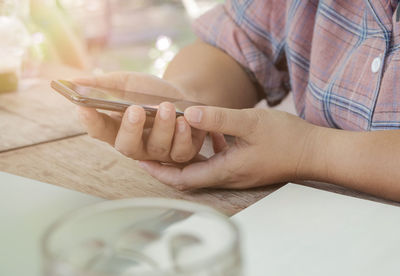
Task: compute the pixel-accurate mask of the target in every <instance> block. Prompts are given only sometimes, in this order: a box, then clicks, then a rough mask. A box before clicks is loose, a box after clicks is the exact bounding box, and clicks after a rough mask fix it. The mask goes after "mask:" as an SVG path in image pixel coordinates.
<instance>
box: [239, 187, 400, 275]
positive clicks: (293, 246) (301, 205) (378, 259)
mask: <svg viewBox="0 0 400 276" xmlns="http://www.w3.org/2000/svg"><path fill="white" fill-rule="evenodd" d="M233 220H234V221H235V222H236V223H238V224H239V227H240V229H241V230H242V241H243V243H242V252H243V253H244V254H243V255H244V258H245V272H246V273H245V274H244V275H245V276H256V275H260V276H269V275H273V276H278V275H288V276H289V275H290V276H293V275H307V276H312V275H324V276H326V275H335V276H337V275H341V276H343V275H363V276H367V275H385V276H388V275H400V208H399V207H395V206H390V205H385V204H381V203H375V202H372V201H367V200H361V199H357V198H351V197H347V196H343V195H339V194H334V193H330V192H325V191H321V190H316V189H313V188H309V187H304V186H300V185H294V184H288V185H286V186H284V187H283V188H281V189H279V190H278V191H276V192H275V193H273V194H271V195H269V196H267V197H266V198H264V199H262V200H260V201H259V202H257V203H256V204H254V205H252V206H250V207H248V208H247V209H245V210H243V211H242V212H240V213H238V214H237V215H235V216H234V217H233Z"/></svg>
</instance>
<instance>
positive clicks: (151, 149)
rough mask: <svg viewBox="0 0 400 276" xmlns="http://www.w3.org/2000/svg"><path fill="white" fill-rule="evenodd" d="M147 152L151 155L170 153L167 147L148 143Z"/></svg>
mask: <svg viewBox="0 0 400 276" xmlns="http://www.w3.org/2000/svg"><path fill="white" fill-rule="evenodd" d="M147 152H148V154H149V155H151V156H165V155H167V154H168V153H169V150H168V149H167V148H165V147H161V146H159V145H154V144H148V145H147Z"/></svg>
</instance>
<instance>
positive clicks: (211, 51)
mask: <svg viewBox="0 0 400 276" xmlns="http://www.w3.org/2000/svg"><path fill="white" fill-rule="evenodd" d="M163 79H165V80H167V81H169V82H171V83H173V84H174V85H175V86H177V87H179V88H180V90H181V91H182V93H184V94H185V98H187V99H188V100H192V101H195V102H199V103H204V104H207V105H214V106H221V107H230V108H246V107H253V106H254V105H255V104H256V103H257V102H258V100H259V99H258V88H257V87H256V84H255V83H254V82H252V81H251V80H250V78H249V76H248V75H247V73H246V72H245V71H244V69H243V68H242V67H241V66H240V65H239V64H238V63H237V62H236V61H235V60H234V59H233V58H232V57H231V56H229V55H227V54H226V53H225V52H223V51H221V50H219V49H218V48H216V47H213V46H211V45H209V44H206V43H204V42H202V41H200V40H197V41H196V42H194V43H193V44H191V45H189V46H187V47H185V48H183V49H182V50H181V51H180V52H179V54H178V55H177V56H176V57H175V58H174V59H173V60H172V61H171V63H170V64H169V66H168V68H167V70H166V72H165V74H164V77H163Z"/></svg>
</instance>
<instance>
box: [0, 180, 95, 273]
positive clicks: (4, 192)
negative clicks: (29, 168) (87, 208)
mask: <svg viewBox="0 0 400 276" xmlns="http://www.w3.org/2000/svg"><path fill="white" fill-rule="evenodd" d="M0 197H1V200H0V275H1V276H3V275H4V276H6V275H7V276H28V275H29V276H39V275H41V273H40V261H41V259H40V251H39V250H40V246H39V243H40V238H41V236H42V234H43V232H44V231H45V229H46V228H47V227H48V226H49V225H50V224H51V223H52V222H53V221H55V220H56V219H57V218H58V217H60V216H61V215H63V214H65V213H67V212H69V211H71V210H73V209H76V208H78V207H81V206H84V205H87V204H90V203H94V202H96V201H100V200H101V199H99V198H95V197H92V196H89V195H86V194H82V193H79V192H75V191H71V190H67V189H64V188H61V187H57V186H54V185H50V184H45V183H41V182H38V181H35V180H31V179H27V178H22V177H19V176H14V175H10V174H6V173H3V172H0Z"/></svg>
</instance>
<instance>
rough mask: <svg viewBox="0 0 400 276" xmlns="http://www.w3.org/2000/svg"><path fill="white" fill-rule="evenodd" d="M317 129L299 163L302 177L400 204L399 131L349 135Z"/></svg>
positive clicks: (353, 133) (340, 131)
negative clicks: (399, 202)
mask: <svg viewBox="0 0 400 276" xmlns="http://www.w3.org/2000/svg"><path fill="white" fill-rule="evenodd" d="M314 128H315V129H314V131H313V133H314V134H313V138H312V139H310V142H309V143H308V145H307V146H306V147H305V153H304V154H303V158H302V160H301V161H300V163H299V164H301V165H300V166H299V170H298V176H299V178H301V179H310V180H316V181H325V182H330V183H335V184H338V185H341V186H345V187H348V188H352V189H355V190H359V191H363V192H366V193H370V194H373V195H376V196H379V197H383V198H387V199H391V200H396V201H400V131H399V130H390V131H389V130H387V131H376V132H350V131H343V130H335V129H328V128H321V127H314Z"/></svg>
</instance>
